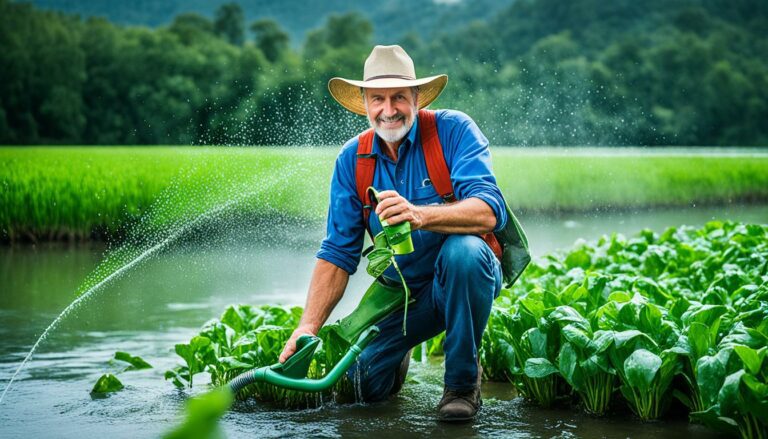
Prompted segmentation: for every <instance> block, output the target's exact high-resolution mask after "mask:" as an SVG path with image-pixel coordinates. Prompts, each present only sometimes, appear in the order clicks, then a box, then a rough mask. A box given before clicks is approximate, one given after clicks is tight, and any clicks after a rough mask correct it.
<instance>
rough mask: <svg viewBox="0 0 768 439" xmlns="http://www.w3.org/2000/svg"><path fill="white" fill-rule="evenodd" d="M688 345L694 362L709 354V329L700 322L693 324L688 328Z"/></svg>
mask: <svg viewBox="0 0 768 439" xmlns="http://www.w3.org/2000/svg"><path fill="white" fill-rule="evenodd" d="M688 344H689V345H690V347H691V354H692V355H693V359H694V361H695V360H696V359H697V358H701V357H703V356H705V355H707V354H708V353H709V348H710V347H711V346H710V339H709V328H708V327H707V326H706V325H705V324H703V323H699V322H693V323H691V326H690V327H688Z"/></svg>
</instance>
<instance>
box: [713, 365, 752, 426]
mask: <svg viewBox="0 0 768 439" xmlns="http://www.w3.org/2000/svg"><path fill="white" fill-rule="evenodd" d="M744 373H745V372H744V369H741V370H738V371H736V372H734V373H732V374H730V375H728V376H727V377H725V381H724V382H723V386H722V387H721V388H720V392H719V393H718V395H717V403H718V405H720V414H721V415H722V416H727V417H734V415H736V416H738V412H739V409H743V407H740V405H741V404H740V401H739V383H740V382H741V377H742V376H743V375H744Z"/></svg>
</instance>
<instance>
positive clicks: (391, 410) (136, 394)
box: [0, 206, 768, 438]
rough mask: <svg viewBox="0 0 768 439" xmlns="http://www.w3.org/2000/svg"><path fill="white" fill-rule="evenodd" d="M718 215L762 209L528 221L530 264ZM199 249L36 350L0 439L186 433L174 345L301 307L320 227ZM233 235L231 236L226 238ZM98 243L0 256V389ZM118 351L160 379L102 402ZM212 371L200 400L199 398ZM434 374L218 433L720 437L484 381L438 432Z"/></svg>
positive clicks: (66, 299)
mask: <svg viewBox="0 0 768 439" xmlns="http://www.w3.org/2000/svg"><path fill="white" fill-rule="evenodd" d="M713 218H716V219H722V218H729V219H733V220H739V221H750V222H763V223H765V222H767V221H768V206H748V207H744V206H728V207H718V208H694V209H683V210H665V211H651V212H647V211H646V212H624V213H614V214H606V213H596V214H594V215H585V214H578V215H577V214H572V215H564V216H562V217H558V218H551V217H525V216H522V217H521V218H520V220H521V221H522V222H523V225H524V226H525V227H526V230H527V232H528V235H529V239H530V242H531V247H532V251H533V252H534V254H535V255H541V254H543V253H546V252H549V251H552V250H554V249H557V248H563V247H567V246H569V245H571V244H572V243H573V242H574V241H575V240H576V239H578V238H584V239H596V238H597V237H599V236H600V235H602V234H604V233H608V232H620V233H624V234H627V235H630V234H633V233H635V232H637V231H638V230H640V229H641V228H643V227H649V228H652V229H654V230H657V231H662V230H663V229H664V228H665V227H667V226H672V225H679V224H682V223H686V224H691V225H701V224H703V223H704V222H706V221H708V220H711V219H713ZM222 229H223V231H221V232H218V234H215V236H212V237H210V239H208V240H207V242H206V243H205V244H196V245H195V244H185V245H180V246H176V247H172V248H171V249H170V250H167V251H165V252H163V253H161V254H160V255H158V256H157V257H155V258H153V259H152V260H150V261H148V262H147V263H145V264H143V265H141V266H139V267H136V268H135V269H134V270H132V271H131V272H130V273H129V274H128V275H126V276H125V277H123V278H120V279H118V280H117V281H115V282H114V283H112V284H110V285H109V286H108V287H106V288H105V289H104V290H103V291H101V292H100V293H99V294H97V295H95V297H94V298H93V299H91V300H89V301H88V302H87V303H85V304H84V305H83V306H82V307H80V309H79V310H77V311H76V312H75V313H74V314H73V315H71V316H70V317H68V318H67V319H65V321H64V322H63V324H62V325H61V326H60V327H59V328H58V329H57V330H56V331H54V332H53V334H52V335H51V336H50V337H49V338H48V339H47V340H46V341H45V342H44V343H43V344H42V345H41V348H40V350H39V351H38V352H37V353H36V355H35V356H34V357H33V360H32V362H31V363H29V364H28V366H27V367H26V368H24V369H23V370H22V372H21V374H20V377H19V380H18V381H17V382H16V383H14V386H13V387H12V388H11V390H10V391H9V392H8V394H7V395H6V398H5V400H4V401H3V402H2V404H0V437H38V436H44V437H49V436H55V437H78V438H83V437H95V436H103V435H105V434H108V435H111V436H114V437H129V436H135V437H155V436H158V435H160V434H162V432H165V431H167V430H168V429H169V428H171V427H173V426H174V425H175V424H176V422H178V416H179V413H180V408H181V406H182V404H183V402H184V401H185V400H186V399H187V397H188V392H185V391H178V390H176V389H175V388H174V387H173V386H172V385H171V384H170V383H169V382H166V381H164V380H163V373H164V371H165V370H166V369H169V368H171V367H173V366H174V365H175V364H176V362H177V358H178V357H177V356H176V355H175V354H174V353H173V346H174V344H176V343H180V342H186V341H188V340H189V338H190V337H191V336H192V335H193V334H195V333H196V331H197V329H198V328H199V327H200V326H201V325H202V324H203V323H204V322H205V321H206V320H208V319H210V318H212V317H216V316H218V315H220V314H221V312H222V311H223V310H224V308H225V307H226V306H227V305H228V304H231V303H250V304H264V303H270V304H276V303H281V304H287V305H303V302H304V295H305V291H306V287H307V284H308V282H309V277H310V274H311V269H312V266H313V263H314V252H315V249H316V246H317V243H318V242H319V240H320V239H321V238H322V232H323V227H322V225H319V226H317V227H314V228H308V229H306V230H312V231H311V232H302V234H300V235H290V234H285V235H279V236H274V237H272V238H270V239H265V237H263V236H256V235H255V233H257V232H255V230H257V228H253V230H254V232H253V233H250V232H249V230H250V229H248V228H243V227H242V225H240V226H237V227H222ZM231 230H236V231H237V233H232V232H231ZM103 251H104V247H103V246H102V245H96V244H94V245H81V246H65V245H60V244H53V245H41V246H36V247H16V248H7V247H6V248H1V249H0V386H1V387H2V388H4V387H5V385H6V384H7V382H8V379H9V378H10V376H11V374H12V373H13V372H14V370H15V369H16V367H17V366H18V364H19V362H20V361H21V360H22V359H23V357H24V356H25V355H26V353H27V352H28V350H29V348H30V347H31V345H32V344H33V343H34V342H35V340H36V338H37V336H39V334H40V332H41V331H42V330H43V329H44V328H45V327H46V326H47V325H48V324H49V323H50V322H51V321H52V320H53V319H54V318H55V317H56V316H57V315H58V314H59V312H61V310H62V309H63V308H64V307H66V306H67V305H68V304H69V303H70V302H71V301H72V300H73V299H74V297H73V294H74V291H75V290H76V289H77V287H78V285H79V284H80V282H82V280H83V279H84V277H85V276H86V275H87V274H88V273H89V272H91V270H93V269H94V268H95V266H96V265H97V264H98V263H99V261H100V260H101V257H102V254H103ZM358 273H359V274H358V275H356V276H354V277H353V278H352V280H351V281H350V288H349V290H348V291H349V292H350V293H349V294H347V296H346V297H345V298H344V299H343V300H342V302H341V303H340V305H339V307H338V308H337V310H336V311H335V312H334V314H333V316H332V317H331V318H332V319H335V318H338V317H341V316H342V315H344V314H345V313H346V312H348V311H350V310H351V309H352V308H353V307H354V305H355V304H356V302H357V300H358V299H359V297H360V295H361V294H362V292H363V291H364V289H365V287H366V286H367V284H368V283H369V279H368V277H367V275H366V274H365V271H364V270H360V271H359V272H358ZM115 351H127V352H130V353H131V354H133V355H139V356H141V357H143V358H144V359H145V360H147V361H148V362H149V363H150V364H152V365H153V366H154V368H153V369H149V370H144V371H133V372H125V373H121V374H120V375H118V376H119V378H120V380H121V381H122V382H123V383H124V384H125V385H126V387H127V388H126V389H125V390H123V391H121V392H118V393H116V394H113V395H112V396H110V397H108V398H104V399H92V398H91V396H90V394H89V391H90V389H91V387H92V386H93V384H94V383H95V382H96V379H97V378H98V377H99V376H100V375H101V374H103V373H106V372H118V371H119V369H118V367H117V366H115V365H111V364H110V362H109V359H110V358H111V357H112V356H113V354H114V352H115ZM203 375H204V374H201V375H198V376H196V377H195V384H196V385H195V389H194V390H193V391H192V392H191V393H198V392H201V391H204V390H205V388H206V387H205V379H204V378H203ZM441 376H442V366H441V365H440V364H439V363H434V362H433V363H429V364H418V363H414V364H413V365H412V369H411V373H410V375H409V383H408V384H407V385H406V386H405V388H404V390H403V392H402V394H401V395H400V396H399V397H398V398H396V399H394V400H393V401H390V402H387V403H384V404H375V405H352V406H349V405H343V406H340V405H334V404H328V405H325V406H323V407H321V408H319V409H312V410H276V409H274V408H272V407H263V406H259V405H257V404H239V405H237V406H236V407H235V409H234V410H232V411H231V412H230V413H228V414H227V415H226V416H225V417H224V419H223V422H222V427H223V429H224V431H225V432H226V433H227V434H228V436H230V437H239V436H244V435H246V434H248V435H258V436H260V437H277V436H286V435H296V436H312V437H315V436H320V437H338V436H362V435H383V434H387V435H399V436H403V437H408V436H413V435H417V434H418V435H420V436H423V435H424V434H440V435H451V436H455V437H472V436H505V437H633V438H642V437H691V436H697V437H715V435H714V433H712V432H711V431H708V430H706V429H704V428H702V427H698V426H691V425H689V424H688V423H687V421H686V420H685V419H684V418H682V419H681V418H677V419H667V420H665V421H662V422H654V423H640V422H639V421H635V420H633V419H632V417H631V416H630V415H627V414H619V415H617V416H615V417H611V418H610V419H595V418H591V417H589V416H585V415H581V414H579V412H578V411H575V410H568V409H565V408H562V409H554V410H542V409H538V408H536V407H533V406H531V405H528V404H527V403H525V402H524V401H523V400H522V399H520V398H515V397H514V393H513V392H512V388H511V386H510V385H507V384H496V383H487V384H486V385H485V386H484V398H485V405H484V408H483V411H482V413H481V415H480V417H479V418H478V420H477V422H475V423H474V424H467V425H459V426H448V425H442V424H437V423H435V422H434V417H433V416H434V413H433V410H434V406H435V404H436V403H437V400H438V398H439V396H440V394H441V391H442V385H441Z"/></svg>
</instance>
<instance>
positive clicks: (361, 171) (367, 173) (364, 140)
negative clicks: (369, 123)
mask: <svg viewBox="0 0 768 439" xmlns="http://www.w3.org/2000/svg"><path fill="white" fill-rule="evenodd" d="M373 134H374V132H373V128H371V129H368V130H366V131H364V132H363V133H362V134H360V136H359V138H358V144H357V167H356V168H355V183H356V186H357V196H358V197H359V198H360V201H361V202H362V203H363V225H365V229H366V230H368V218H369V217H370V216H371V210H372V204H371V197H370V195H369V194H368V187H370V186H371V184H373V171H374V170H375V169H376V158H375V157H373V156H372V155H371V150H372V149H373ZM368 233H369V234H370V233H371V231H370V230H368ZM371 239H373V236H371Z"/></svg>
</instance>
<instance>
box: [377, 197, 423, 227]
mask: <svg viewBox="0 0 768 439" xmlns="http://www.w3.org/2000/svg"><path fill="white" fill-rule="evenodd" d="M376 215H378V216H379V218H381V219H382V220H386V221H387V224H390V225H393V226H394V225H396V224H400V223H402V222H404V221H408V222H409V223H411V230H418V229H420V228H421V227H422V226H423V225H424V214H423V210H422V208H421V207H420V206H414V205H413V204H411V203H410V202H409V201H408V200H406V199H405V198H403V197H402V196H400V194H398V193H397V192H396V191H392V190H389V191H382V192H379V204H378V205H377V206H376Z"/></svg>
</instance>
